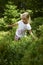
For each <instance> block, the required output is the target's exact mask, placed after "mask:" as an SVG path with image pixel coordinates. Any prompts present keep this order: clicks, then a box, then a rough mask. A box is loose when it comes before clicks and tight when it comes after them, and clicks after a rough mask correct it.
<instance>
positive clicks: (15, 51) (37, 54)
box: [0, 0, 43, 65]
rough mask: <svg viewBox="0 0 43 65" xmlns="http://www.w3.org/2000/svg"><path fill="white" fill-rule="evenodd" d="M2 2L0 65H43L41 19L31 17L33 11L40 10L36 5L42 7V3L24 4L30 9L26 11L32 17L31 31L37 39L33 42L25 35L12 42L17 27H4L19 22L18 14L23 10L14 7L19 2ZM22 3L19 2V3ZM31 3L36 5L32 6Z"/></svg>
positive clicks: (42, 29)
mask: <svg viewBox="0 0 43 65" xmlns="http://www.w3.org/2000/svg"><path fill="white" fill-rule="evenodd" d="M3 1H4V2H3ZM3 1H2V0H0V2H1V4H0V5H1V6H2V5H4V6H2V7H4V8H3V9H2V10H1V9H0V10H1V11H3V10H4V11H3V12H1V14H0V15H1V18H0V65H43V17H36V18H34V17H33V16H34V14H33V10H34V11H36V10H37V9H38V11H39V10H41V9H42V7H41V6H40V7H41V8H40V7H38V5H42V4H40V3H42V1H41V2H40V0H36V1H35V0H29V1H28V0H27V3H29V4H27V3H26V7H27V8H29V9H30V8H31V9H32V10H29V9H26V11H28V12H29V13H30V15H31V16H32V22H31V26H32V31H33V33H34V35H35V36H37V37H38V39H36V40H34V39H33V38H32V37H31V35H29V34H27V36H26V37H23V38H21V39H20V40H19V41H15V40H14V36H15V31H16V28H17V27H6V25H9V24H14V23H15V22H17V21H18V20H20V14H21V13H22V12H24V11H25V10H24V9H22V8H20V9H21V10H20V9H18V7H17V6H16V5H18V2H19V1H20V0H16V1H14V0H11V2H10V0H7V1H6V0H3ZM12 1H13V2H12ZM23 1H24V0H21V2H23ZM25 2H26V1H25ZM30 2H31V3H30ZM37 2H40V3H37ZM2 3H3V4H2ZM32 3H34V4H35V3H36V4H37V5H36V4H35V6H33V4H32ZM14 4H15V5H14ZM31 4H32V6H31ZM28 6H29V7H28ZM35 7H36V8H35ZM41 11H42V10H41ZM2 15H3V16H2ZM37 15H38V14H37Z"/></svg>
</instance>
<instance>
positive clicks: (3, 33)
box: [0, 31, 9, 39]
mask: <svg viewBox="0 0 43 65" xmlns="http://www.w3.org/2000/svg"><path fill="white" fill-rule="evenodd" d="M7 34H9V31H7V32H5V31H0V39H3V38H4V36H5V35H7Z"/></svg>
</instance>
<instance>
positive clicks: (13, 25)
mask: <svg viewBox="0 0 43 65" xmlns="http://www.w3.org/2000/svg"><path fill="white" fill-rule="evenodd" d="M17 25H18V23H17V22H16V23H15V24H12V25H7V27H13V26H17Z"/></svg>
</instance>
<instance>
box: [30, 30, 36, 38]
mask: <svg viewBox="0 0 43 65" xmlns="http://www.w3.org/2000/svg"><path fill="white" fill-rule="evenodd" d="M29 33H30V35H31V36H32V37H33V39H36V37H35V36H34V34H33V33H32V31H31V30H29Z"/></svg>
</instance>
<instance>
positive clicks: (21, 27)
mask: <svg viewBox="0 0 43 65" xmlns="http://www.w3.org/2000/svg"><path fill="white" fill-rule="evenodd" d="M20 17H21V20H20V21H18V22H16V23H15V24H12V25H8V26H16V25H18V28H17V30H16V34H15V40H19V39H20V38H21V37H23V36H24V35H25V32H26V30H28V31H29V33H30V35H31V36H32V37H33V38H34V39H35V36H34V35H33V33H32V31H31V26H30V15H29V13H28V12H25V13H23V14H21V16H20Z"/></svg>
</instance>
